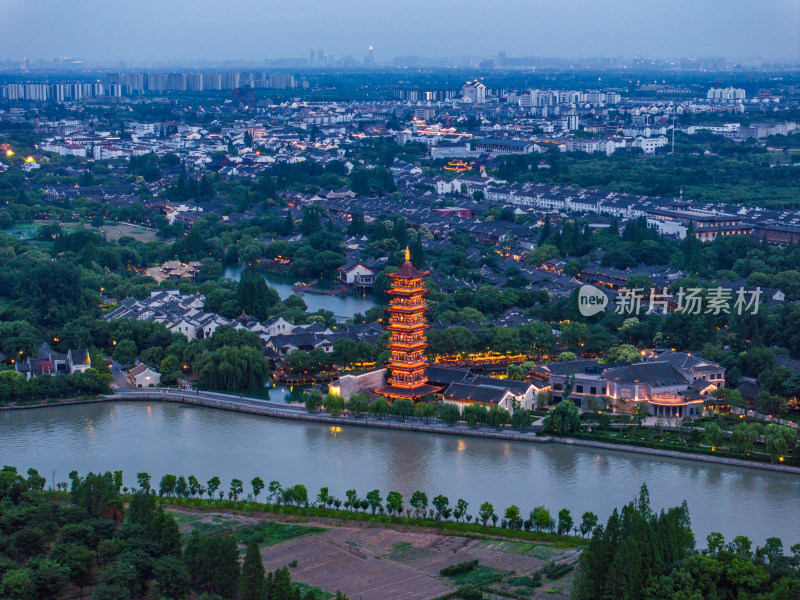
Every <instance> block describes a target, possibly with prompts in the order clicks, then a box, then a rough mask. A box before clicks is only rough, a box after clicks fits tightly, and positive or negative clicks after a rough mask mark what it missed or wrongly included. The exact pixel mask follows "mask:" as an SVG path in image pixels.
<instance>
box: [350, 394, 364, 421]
mask: <svg viewBox="0 0 800 600" xmlns="http://www.w3.org/2000/svg"><path fill="white" fill-rule="evenodd" d="M345 407H346V408H347V410H348V411H350V414H351V415H353V416H354V417H360V416H362V415H363V414H364V413H365V412H367V402H366V400H364V396H362V395H361V394H355V395H353V396H351V397H350V399H349V400H348V401H347V402H346V403H345Z"/></svg>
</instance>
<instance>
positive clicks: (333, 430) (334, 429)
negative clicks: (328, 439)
mask: <svg viewBox="0 0 800 600" xmlns="http://www.w3.org/2000/svg"><path fill="white" fill-rule="evenodd" d="M341 431H342V428H341V427H338V426H336V425H331V433H332V434H333V437H336V434H337V433H340V432H341Z"/></svg>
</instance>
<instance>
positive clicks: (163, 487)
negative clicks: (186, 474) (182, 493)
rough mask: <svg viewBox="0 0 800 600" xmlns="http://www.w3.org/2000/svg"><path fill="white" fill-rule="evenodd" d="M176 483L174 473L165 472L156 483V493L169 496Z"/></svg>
mask: <svg viewBox="0 0 800 600" xmlns="http://www.w3.org/2000/svg"><path fill="white" fill-rule="evenodd" d="M177 483H178V478H177V477H176V476H175V475H170V474H165V475H164V476H163V477H162V478H161V481H160V482H159V484H158V495H159V496H167V497H168V498H169V497H171V496H172V494H174V493H175V486H176V485H177Z"/></svg>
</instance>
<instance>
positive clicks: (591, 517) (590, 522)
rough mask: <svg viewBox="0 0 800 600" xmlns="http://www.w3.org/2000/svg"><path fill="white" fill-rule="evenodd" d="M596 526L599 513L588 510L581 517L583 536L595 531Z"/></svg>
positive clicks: (580, 528)
mask: <svg viewBox="0 0 800 600" xmlns="http://www.w3.org/2000/svg"><path fill="white" fill-rule="evenodd" d="M595 527H597V515H596V514H594V513H593V512H588V511H587V512H585V513H583V516H582V517H581V524H580V527H579V530H580V532H581V535H582V536H583V537H586V536H587V535H589V534H590V533H591V532H592V531H594V528H595Z"/></svg>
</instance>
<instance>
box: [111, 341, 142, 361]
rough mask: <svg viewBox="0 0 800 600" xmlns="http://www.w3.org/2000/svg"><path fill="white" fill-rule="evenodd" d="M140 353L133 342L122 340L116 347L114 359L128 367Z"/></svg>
mask: <svg viewBox="0 0 800 600" xmlns="http://www.w3.org/2000/svg"><path fill="white" fill-rule="evenodd" d="M138 352H139V350H138V349H137V348H136V344H135V343H134V342H133V340H122V341H120V342H119V343H118V344H117V345H116V346H115V347H114V353H113V354H112V358H113V359H114V360H115V361H117V362H118V363H120V364H123V365H125V367H127V366H128V365H129V364H130V363H132V362H133V361H134V360H136V355H137V354H138Z"/></svg>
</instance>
